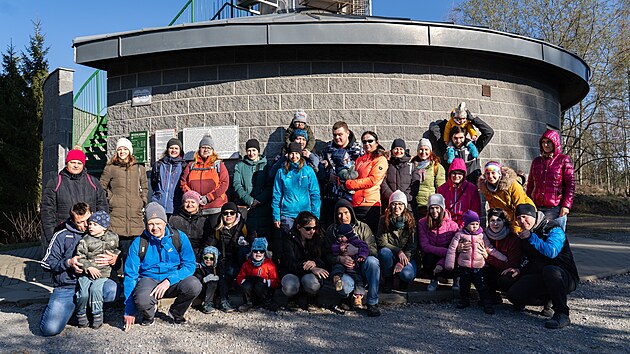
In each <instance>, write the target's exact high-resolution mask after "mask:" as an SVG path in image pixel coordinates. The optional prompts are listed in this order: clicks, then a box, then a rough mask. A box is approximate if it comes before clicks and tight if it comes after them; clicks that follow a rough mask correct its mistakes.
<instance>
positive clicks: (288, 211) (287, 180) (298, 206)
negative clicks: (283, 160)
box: [271, 164, 322, 221]
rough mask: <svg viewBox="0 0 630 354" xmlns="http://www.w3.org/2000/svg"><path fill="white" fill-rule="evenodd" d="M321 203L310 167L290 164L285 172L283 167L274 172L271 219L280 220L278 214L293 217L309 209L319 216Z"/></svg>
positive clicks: (317, 186) (315, 180)
mask: <svg viewBox="0 0 630 354" xmlns="http://www.w3.org/2000/svg"><path fill="white" fill-rule="evenodd" d="M321 203H322V200H321V197H320V195H319V184H318V183H317V177H316V176H315V172H314V171H313V169H312V168H310V167H309V166H307V165H306V164H305V165H304V166H302V168H301V169H298V168H297V167H294V166H291V167H290V169H289V171H288V172H286V173H285V170H284V168H281V169H279V170H278V172H276V177H275V178H274V184H273V194H272V197H271V210H272V214H273V221H280V216H285V217H289V218H295V217H297V215H298V214H299V213H300V212H302V211H310V212H311V213H313V214H315V216H317V217H318V218H319V210H320V206H321Z"/></svg>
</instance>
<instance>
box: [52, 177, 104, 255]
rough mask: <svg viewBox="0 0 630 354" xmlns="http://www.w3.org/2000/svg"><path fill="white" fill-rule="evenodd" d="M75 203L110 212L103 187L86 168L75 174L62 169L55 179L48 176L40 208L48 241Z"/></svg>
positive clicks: (93, 209)
mask: <svg viewBox="0 0 630 354" xmlns="http://www.w3.org/2000/svg"><path fill="white" fill-rule="evenodd" d="M78 202H84V203H87V204H89V205H90V209H91V210H92V212H96V211H101V210H102V211H106V212H108V213H109V204H107V194H106V193H105V190H103V187H101V185H100V184H99V183H98V179H97V178H95V177H93V176H90V175H89V174H88V172H87V170H86V169H83V171H81V173H79V174H76V175H75V174H72V173H70V172H68V169H66V168H64V169H63V170H61V171H60V172H59V174H58V176H57V178H51V179H50V180H49V181H48V183H46V188H44V191H43V193H42V202H41V208H40V210H41V218H42V232H43V236H44V238H45V241H46V242H47V243H48V242H50V240H51V239H52V237H53V234H54V230H55V227H57V226H59V225H60V224H62V223H63V222H64V221H65V220H66V219H67V218H68V215H70V209H72V207H73V206H74V205H75V204H76V203H78ZM73 251H74V250H73Z"/></svg>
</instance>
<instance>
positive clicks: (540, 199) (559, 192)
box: [526, 129, 575, 230]
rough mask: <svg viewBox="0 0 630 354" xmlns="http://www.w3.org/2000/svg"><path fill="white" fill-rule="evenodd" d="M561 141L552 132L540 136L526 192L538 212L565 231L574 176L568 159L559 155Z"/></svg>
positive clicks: (556, 133)
mask: <svg viewBox="0 0 630 354" xmlns="http://www.w3.org/2000/svg"><path fill="white" fill-rule="evenodd" d="M561 140H562V139H561V138H560V133H558V132H557V131H555V130H551V129H548V130H547V131H546V132H545V133H543V135H542V136H541V137H540V141H539V145H540V156H538V157H536V158H535V159H534V161H532V166H531V168H530V169H529V178H528V179H527V190H526V193H527V195H528V196H529V197H530V198H532V200H533V201H534V203H535V205H536V207H537V208H538V210H540V211H542V212H543V213H544V214H545V216H546V217H547V218H549V219H555V220H556V221H558V223H559V224H560V226H561V227H562V229H563V230H565V229H566V225H567V215H568V214H569V212H570V210H571V207H572V206H573V195H574V194H575V176H574V171H573V162H571V158H570V157H569V156H567V155H564V154H562V141H561Z"/></svg>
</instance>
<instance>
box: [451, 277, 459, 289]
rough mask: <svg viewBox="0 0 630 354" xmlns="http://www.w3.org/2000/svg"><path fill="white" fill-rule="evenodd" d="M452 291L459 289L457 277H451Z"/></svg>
mask: <svg viewBox="0 0 630 354" xmlns="http://www.w3.org/2000/svg"><path fill="white" fill-rule="evenodd" d="M452 289H453V291H459V277H457V278H455V279H453V288H452Z"/></svg>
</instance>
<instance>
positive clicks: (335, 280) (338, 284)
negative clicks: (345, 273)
mask: <svg viewBox="0 0 630 354" xmlns="http://www.w3.org/2000/svg"><path fill="white" fill-rule="evenodd" d="M333 284H335V291H341V290H343V282H342V281H341V277H340V276H338V275H335V276H334V277H333Z"/></svg>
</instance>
